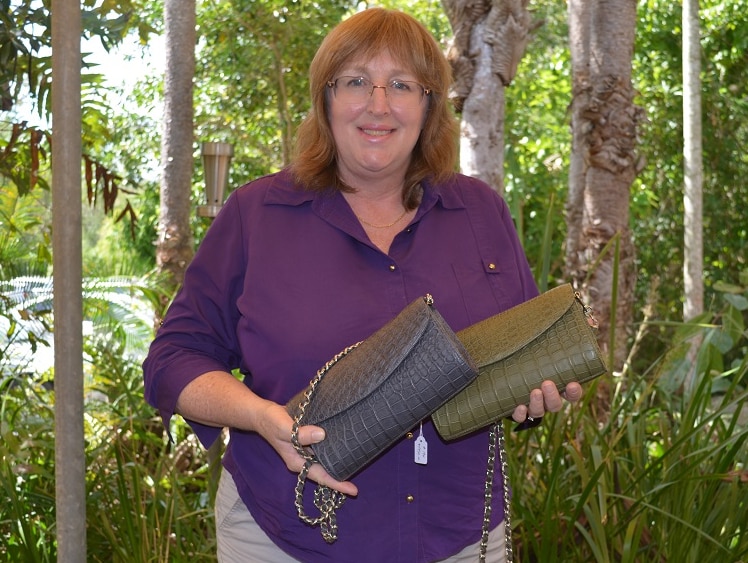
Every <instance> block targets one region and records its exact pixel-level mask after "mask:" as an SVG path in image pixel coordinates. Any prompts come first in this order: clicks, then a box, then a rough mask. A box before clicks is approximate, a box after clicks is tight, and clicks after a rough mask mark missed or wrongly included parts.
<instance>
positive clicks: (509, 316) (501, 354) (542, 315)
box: [457, 283, 581, 368]
mask: <svg viewBox="0 0 748 563" xmlns="http://www.w3.org/2000/svg"><path fill="white" fill-rule="evenodd" d="M575 301H576V296H575V294H574V290H573V288H572V287H571V284H568V283H567V284H564V285H560V286H558V287H555V288H553V289H550V290H548V291H546V292H545V293H542V294H541V295H538V296H537V297H534V298H533V299H530V300H528V301H525V302H524V303H522V304H520V305H518V306H516V307H512V308H511V309H507V310H506V311H504V312H502V313H499V314H498V315H494V316H492V317H489V318H487V319H485V320H483V321H480V322H478V323H475V324H473V325H471V326H469V327H468V328H466V329H464V330H461V331H459V332H458V333H457V338H458V339H459V340H460V342H462V344H463V345H464V346H465V348H466V349H467V351H468V353H469V354H470V356H472V358H473V360H475V363H476V364H477V365H478V367H479V368H482V367H484V366H487V365H490V364H492V363H495V362H498V361H500V360H503V359H504V358H506V357H508V356H510V355H512V354H514V353H515V352H516V351H517V350H520V349H521V348H522V347H524V346H526V345H527V344H528V343H530V342H532V341H533V340H534V339H535V338H537V337H538V336H540V335H541V334H542V333H543V332H545V331H546V330H548V329H549V328H550V327H551V326H552V325H553V323H555V322H556V321H557V320H558V319H560V318H561V317H562V316H563V315H564V313H566V312H567V311H568V310H569V308H570V307H571V306H572V305H574V303H575ZM580 306H581V305H580Z"/></svg>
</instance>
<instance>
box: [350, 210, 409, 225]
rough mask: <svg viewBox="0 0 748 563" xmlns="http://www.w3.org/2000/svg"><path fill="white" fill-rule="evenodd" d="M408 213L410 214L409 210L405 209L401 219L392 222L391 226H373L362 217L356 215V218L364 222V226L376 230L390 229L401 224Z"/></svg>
mask: <svg viewBox="0 0 748 563" xmlns="http://www.w3.org/2000/svg"><path fill="white" fill-rule="evenodd" d="M407 212H408V210H407V209H404V210H403V212H402V213H401V214H400V217H398V218H397V219H395V220H394V221H392V223H390V224H389V225H374V224H372V223H369V222H368V221H365V220H364V219H362V218H361V216H360V215H356V218H357V219H358V220H359V221H361V222H362V223H363V224H364V225H368V226H369V227H373V228H375V229H386V228H388V227H392V226H393V225H396V224H397V223H399V222H400V220H401V219H402V218H403V217H405V214H406V213H407Z"/></svg>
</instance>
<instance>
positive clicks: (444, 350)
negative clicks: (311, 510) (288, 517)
mask: <svg viewBox="0 0 748 563" xmlns="http://www.w3.org/2000/svg"><path fill="white" fill-rule="evenodd" d="M477 374H478V372H477V368H476V366H475V363H474V362H473V360H472V359H471V357H470V356H469V355H468V353H467V351H466V350H465V347H464V346H463V345H462V343H461V342H460V341H459V340H458V339H457V336H456V335H455V333H454V332H453V331H452V329H451V328H450V327H449V326H448V325H447V323H446V322H445V321H444V319H443V318H442V316H441V315H440V314H439V312H438V311H437V310H436V309H435V308H434V306H433V299H432V298H431V296H430V295H427V296H426V297H425V298H419V299H416V300H415V301H413V302H412V303H411V304H410V305H408V306H407V307H406V308H405V309H403V311H402V312H401V313H400V314H399V315H398V316H397V317H395V318H394V319H393V320H391V321H390V322H388V323H387V324H386V325H384V326H383V327H382V328H381V329H379V330H378V331H377V332H375V333H374V334H373V335H371V336H370V337H369V338H367V339H366V340H364V341H362V342H359V343H358V344H354V345H353V346H350V347H348V348H346V349H345V350H343V351H342V352H341V353H340V354H338V355H337V356H335V357H334V358H333V359H332V360H330V361H329V362H328V363H327V364H326V365H325V366H323V367H322V368H321V369H320V370H319V371H318V372H317V375H316V376H315V378H314V379H313V380H312V381H311V382H310V384H309V386H308V387H307V389H306V390H304V391H302V392H301V393H299V394H298V395H296V396H295V397H294V398H292V399H291V400H290V401H289V402H288V403H287V404H286V409H287V411H288V413H289V414H290V415H291V417H292V418H293V419H294V423H293V429H292V436H291V442H292V443H293V445H294V447H295V448H296V451H297V452H298V453H299V454H300V455H301V456H302V457H304V458H305V460H306V462H305V464H304V467H303V468H302V470H301V472H300V473H299V477H298V480H297V486H296V500H295V505H296V508H297V512H298V514H299V518H301V520H303V521H304V522H306V523H307V524H310V525H312V526H315V525H318V524H319V525H320V527H321V530H320V531H321V533H322V537H323V538H324V539H325V541H327V542H328V543H332V542H334V541H335V540H336V539H337V523H336V516H335V510H336V509H337V508H338V507H339V506H341V505H342V503H343V501H344V500H345V495H343V494H341V493H339V492H337V491H334V490H331V489H330V488H328V487H325V486H321V485H319V486H317V489H316V490H315V492H314V504H315V506H316V507H317V508H318V509H319V512H320V515H319V516H317V517H311V516H309V515H307V513H306V510H305V508H304V506H303V489H304V483H305V481H306V476H307V473H308V472H309V468H310V467H311V465H312V464H313V463H320V464H321V465H322V466H323V467H324V468H325V469H326V470H327V472H328V473H329V474H330V475H332V476H333V477H334V478H335V479H338V480H340V481H344V480H346V479H348V478H349V477H351V476H352V475H353V474H355V473H356V472H358V471H359V470H361V469H362V468H363V467H364V466H366V465H367V464H368V463H370V462H371V461H372V460H374V459H375V458H376V457H377V456H378V455H379V454H381V453H382V452H383V451H385V450H386V449H387V448H389V447H390V446H391V445H392V444H394V443H395V442H396V441H397V440H399V439H400V438H402V437H403V436H405V434H406V433H407V432H408V431H409V430H411V429H412V428H414V427H415V426H416V425H417V424H418V423H419V422H420V421H422V420H423V419H426V418H428V417H429V416H430V415H431V414H432V413H433V412H434V411H435V410H436V409H437V408H439V407H440V406H441V405H443V404H444V403H445V402H446V401H448V400H449V399H450V398H451V397H453V396H454V395H455V394H456V393H458V392H459V391H461V390H462V389H463V388H464V387H465V386H466V385H467V384H468V383H470V382H471V381H472V380H473V379H475V377H476V376H477ZM307 424H314V425H316V426H321V427H322V428H324V430H325V439H324V440H322V441H321V442H319V443H316V444H314V445H312V446H308V447H303V446H301V444H300V443H299V440H298V430H299V427H300V426H302V425H307Z"/></svg>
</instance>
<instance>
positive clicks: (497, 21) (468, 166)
mask: <svg viewBox="0 0 748 563" xmlns="http://www.w3.org/2000/svg"><path fill="white" fill-rule="evenodd" d="M527 2H528V0H493V1H491V0H442V4H443V6H444V9H445V11H446V13H447V16H448V17H449V21H450V24H451V26H452V32H453V34H454V37H453V40H452V44H451V45H450V47H449V51H448V53H447V56H448V58H449V61H450V63H451V64H452V69H453V73H454V76H455V86H454V89H453V91H452V92H451V97H452V99H453V101H454V103H455V108H456V109H457V111H458V112H459V113H461V118H462V123H461V134H460V169H461V171H462V172H463V173H465V174H468V175H470V176H474V177H476V178H480V179H481V180H483V181H485V182H487V183H488V184H489V185H490V186H491V187H493V188H494V189H495V190H496V191H497V192H499V193H503V191H504V180H503V168H504V108H505V99H504V88H505V87H506V86H508V85H509V84H510V83H511V81H512V80H513V79H514V75H515V74H516V72H517V65H518V64H519V61H520V59H521V58H522V55H523V54H524V52H525V47H526V46H527V41H528V36H529V33H530V31H531V18H530V14H529V13H528V11H527Z"/></svg>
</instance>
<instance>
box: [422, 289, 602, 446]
mask: <svg viewBox="0 0 748 563" xmlns="http://www.w3.org/2000/svg"><path fill="white" fill-rule="evenodd" d="M590 319H592V315H591V313H590V310H589V308H588V307H587V306H585V304H584V303H583V302H582V301H581V298H580V297H579V294H577V293H575V292H574V290H573V289H572V287H571V284H565V285H561V286H559V287H556V288H554V289H551V290H549V291H547V292H545V293H543V294H541V295H539V296H538V297H535V298H534V299H530V300H529V301H526V302H524V303H522V304H521V305H518V306H516V307H513V308H511V309H508V310H507V311H504V312H503V313H499V314H498V315H494V316H492V317H489V318H488V319H485V320H484V321H481V322H479V323H476V324H474V325H471V326H470V327H468V328H466V329H464V330H461V331H459V332H458V333H457V338H458V339H459V340H460V342H462V344H463V345H464V346H465V349H466V350H467V351H468V354H469V355H470V356H471V357H472V358H473V360H474V362H475V364H476V365H477V366H478V377H477V378H476V379H475V380H474V381H473V382H472V383H470V384H469V385H468V386H467V387H466V388H465V389H463V390H462V391H460V392H459V393H458V394H457V395H455V396H454V397H453V398H452V399H450V400H449V401H448V402H447V403H445V404H444V405H443V406H441V407H440V408H439V409H438V410H436V411H435V412H434V413H433V414H432V420H433V422H434V425H435V426H436V429H437V431H438V432H439V434H440V435H441V436H442V438H444V439H445V440H454V439H456V438H459V437H461V436H464V435H466V434H469V433H471V432H473V431H475V430H478V429H480V428H483V427H485V426H489V425H490V424H492V423H495V422H497V421H498V420H501V419H502V418H505V417H506V416H509V415H510V414H511V413H512V412H513V411H514V409H515V407H516V406H517V405H521V404H528V403H529V401H530V391H532V390H533V389H537V388H539V387H540V384H541V383H542V382H543V381H546V380H551V381H553V382H554V383H555V384H556V388H557V389H558V390H559V391H563V390H564V388H565V387H566V386H567V385H568V384H569V383H571V382H572V381H577V382H579V383H584V382H586V381H589V380H591V379H594V378H596V377H598V376H600V375H602V374H604V373H606V372H607V366H606V365H605V361H604V360H603V357H602V353H601V352H600V348H599V346H598V345H597V339H596V337H595V329H594V328H593V327H592V326H590V323H589V320H590ZM592 321H593V322H594V319H592Z"/></svg>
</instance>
